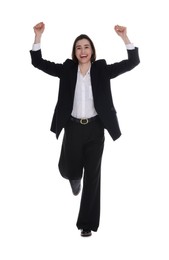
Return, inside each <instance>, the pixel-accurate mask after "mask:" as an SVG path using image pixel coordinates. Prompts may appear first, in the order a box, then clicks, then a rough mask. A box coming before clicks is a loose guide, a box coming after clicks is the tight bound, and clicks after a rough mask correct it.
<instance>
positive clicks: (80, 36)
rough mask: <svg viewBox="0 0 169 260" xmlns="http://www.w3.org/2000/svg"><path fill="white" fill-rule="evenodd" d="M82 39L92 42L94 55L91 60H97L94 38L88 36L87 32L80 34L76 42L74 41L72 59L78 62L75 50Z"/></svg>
mask: <svg viewBox="0 0 169 260" xmlns="http://www.w3.org/2000/svg"><path fill="white" fill-rule="evenodd" d="M82 39H86V40H88V41H89V42H90V45H91V48H92V52H93V53H92V56H91V62H94V61H95V60H96V50H95V47H94V44H93V42H92V40H91V39H90V38H89V36H87V35H86V34H81V35H79V36H78V37H77V38H76V39H75V41H74V43H73V48H72V60H73V61H74V62H76V63H78V59H77V58H76V55H75V50H76V43H77V42H78V41H79V40H82Z"/></svg>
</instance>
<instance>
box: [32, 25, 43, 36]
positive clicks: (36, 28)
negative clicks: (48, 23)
mask: <svg viewBox="0 0 169 260" xmlns="http://www.w3.org/2000/svg"><path fill="white" fill-rule="evenodd" d="M33 29H34V32H35V35H36V36H41V35H42V33H43V32H44V30H45V24H44V23H43V22H41V23H38V24H36V25H35V26H34V27H33Z"/></svg>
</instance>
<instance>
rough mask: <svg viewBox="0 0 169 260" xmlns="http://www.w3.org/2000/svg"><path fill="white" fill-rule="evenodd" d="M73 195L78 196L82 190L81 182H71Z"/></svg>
mask: <svg viewBox="0 0 169 260" xmlns="http://www.w3.org/2000/svg"><path fill="white" fill-rule="evenodd" d="M70 185H71V188H72V192H73V195H75V196H77V195H78V194H79V193H80V190H81V180H70Z"/></svg>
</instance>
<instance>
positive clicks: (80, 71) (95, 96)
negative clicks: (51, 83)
mask: <svg viewBox="0 0 169 260" xmlns="http://www.w3.org/2000/svg"><path fill="white" fill-rule="evenodd" d="M44 29H45V25H44V23H39V24H37V25H36V26H35V27H34V32H35V42H34V45H33V49H32V50H31V51H30V54H31V58H32V64H33V65H34V66H35V67H36V68H38V69H40V70H42V71H44V72H45V73H48V74H50V75H52V76H56V77H59V78H60V84H59V93H58V101H57V105H56V108H55V112H54V115H53V120H52V125H51V131H52V132H54V133H55V134H56V137H57V138H58V137H59V134H60V132H61V130H62V129H63V128H64V137H63V143H62V149H61V155H60V160H59V170H60V173H61V175H62V176H63V177H64V178H67V179H68V180H69V181H70V185H71V188H72V191H73V194H74V195H78V194H79V192H80V189H81V179H82V177H83V190H82V197H81V204H80V210H79V215H78V220H77V228H78V229H80V230H81V236H84V237H86V236H91V234H92V231H95V232H96V231H97V229H98V227H99V219H100V172H101V159H102V153H103V148H104V129H107V130H108V132H109V134H110V135H111V137H112V138H113V140H116V139H117V138H119V137H120V135H121V132H120V128H119V124H118V120H117V116H116V110H115V107H114V105H113V99H112V95H111V89H110V80H111V79H112V78H115V77H116V76H118V75H120V74H122V73H125V72H127V71H129V70H131V69H133V68H134V67H135V66H137V65H138V64H139V62H140V61H139V55H138V48H136V47H134V45H133V44H131V42H130V40H129V38H128V36H127V29H126V27H123V26H119V25H116V26H115V27H114V29H115V32H116V33H117V34H118V35H119V36H120V37H121V39H122V40H123V41H124V43H125V45H126V48H127V53H128V59H126V60H123V61H121V62H118V63H114V64H110V65H107V64H106V61H105V60H97V61H96V52H95V47H94V44H93V42H92V40H91V39H90V38H89V37H88V36H87V35H84V34H82V35H80V36H78V37H77V38H76V39H75V41H74V44H73V49H72V59H67V60H66V61H65V62H64V63H63V64H60V63H59V64H58V63H54V62H50V61H47V60H44V59H43V58H42V53H41V49H40V42H41V36H42V33H43V32H44Z"/></svg>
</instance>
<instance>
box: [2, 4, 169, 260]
mask: <svg viewBox="0 0 169 260" xmlns="http://www.w3.org/2000/svg"><path fill="white" fill-rule="evenodd" d="M0 5H1V6H0V28H1V29H0V34H1V41H0V50H1V53H0V66H1V69H0V71H1V76H0V153H1V154H0V259H1V260H12V259H18V260H21V259H22V260H27V259H29V260H30V259H31V260H49V259H50V260H54V259H64V260H65V259H75V260H76V259H82V260H83V259H98V257H99V259H103V258H106V259H114V260H125V259H130V260H136V259H137V260H143V259H144V260H151V259H152V260H156V259H158V260H161V259H163V260H168V259H169V248H168V245H169V221H168V219H169V188H168V187H169V177H168V174H169V166H168V150H169V148H168V147H169V137H168V132H169V123H168V118H169V117H168V111H169V105H168V87H169V80H168V74H169V73H168V59H169V51H168V45H169V38H168V18H167V17H168V11H167V10H168V8H167V1H164V0H161V1H134V0H128V1H125V0H119V1H109V0H104V1H96V2H95V1H91V0H86V1H77V0H71V1H69V0H62V1H56V0H55V1H54V0H53V1H52V0H48V1H39V0H37V1H34V2H30V1H21V0H15V1H8V0H6V1H3V3H2V1H1V4H0ZM41 21H43V22H44V23H45V25H46V30H45V32H44V34H43V39H42V51H43V57H44V58H46V59H49V60H51V61H55V62H63V61H64V60H65V59H67V58H69V57H70V55H71V50H72V44H73V41H74V39H75V37H76V36H78V35H79V34H81V33H86V34H88V35H89V36H90V37H91V38H92V40H93V42H94V44H95V47H96V50H97V58H98V59H99V58H105V59H106V60H107V62H108V63H113V62H116V61H120V60H121V59H124V58H126V51H125V46H124V44H123V42H122V41H121V39H120V38H119V37H118V36H117V35H116V33H115V32H114V29H113V28H114V25H116V24H120V25H125V26H127V28H128V36H129V38H130V39H131V41H132V42H133V43H134V44H135V45H136V46H138V47H139V53H140V59H141V63H140V65H139V66H138V67H136V68H135V69H134V70H132V71H131V72H129V73H126V74H124V75H121V76H120V77H118V78H116V79H114V80H112V82H111V83H112V93H113V97H114V103H115V106H116V109H117V112H118V118H119V122H120V127H121V131H122V133H123V134H122V137H121V138H120V139H119V140H117V141H116V142H113V141H112V139H111V138H110V137H109V135H108V134H107V132H106V142H105V151H104V156H103V164H102V193H101V196H102V199H101V203H102V204H101V205H102V206H101V222H100V228H99V230H98V232H97V233H93V236H92V237H91V238H87V239H84V238H81V237H80V232H79V231H78V230H77V229H76V225H75V224H76V219H77V215H78V210H79V203H80V196H79V197H73V195H72V193H71V189H70V187H69V184H68V182H67V181H66V180H64V179H62V178H61V176H60V174H59V172H58V168H57V163H58V159H59V154H60V148H61V142H62V134H63V133H62V134H61V136H60V138H59V140H58V141H57V140H56V138H55V135H54V134H53V133H51V132H50V131H49V129H50V123H51V119H52V115H53V111H54V107H55V104H56V101H57V91H58V83H59V81H58V79H57V78H54V77H50V76H49V75H47V74H44V73H42V72H41V71H39V70H37V69H35V68H34V67H33V66H32V65H31V60H30V54H29V50H30V49H31V47H32V43H33V40H34V32H33V26H34V25H35V24H36V23H38V22H41Z"/></svg>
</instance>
